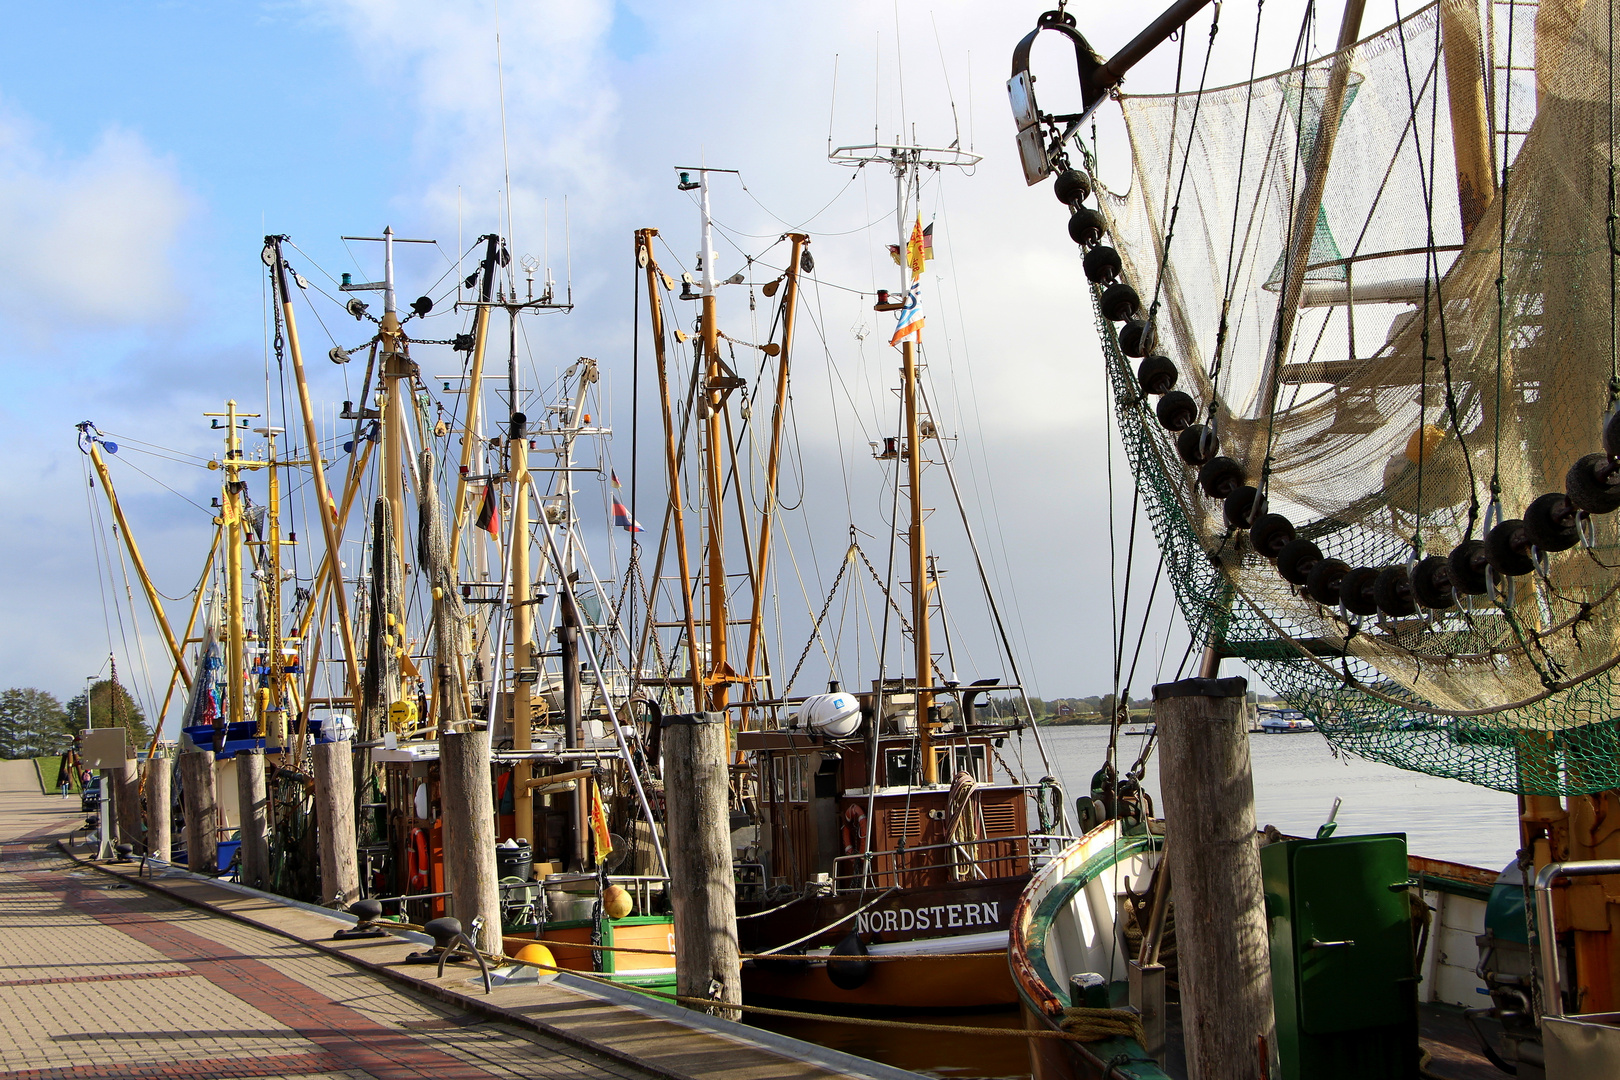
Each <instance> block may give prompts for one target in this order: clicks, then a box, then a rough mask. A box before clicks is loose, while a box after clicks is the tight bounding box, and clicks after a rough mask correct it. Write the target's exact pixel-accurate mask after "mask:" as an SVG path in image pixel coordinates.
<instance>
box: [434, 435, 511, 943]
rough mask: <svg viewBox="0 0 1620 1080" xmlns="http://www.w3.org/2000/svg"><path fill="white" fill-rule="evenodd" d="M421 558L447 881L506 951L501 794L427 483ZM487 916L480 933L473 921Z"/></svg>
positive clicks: (487, 936) (454, 900)
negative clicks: (477, 713) (470, 699)
mask: <svg viewBox="0 0 1620 1080" xmlns="http://www.w3.org/2000/svg"><path fill="white" fill-rule="evenodd" d="M421 474H422V475H423V476H432V475H433V453H432V451H430V450H424V451H422V456H421ZM420 505H421V511H422V513H421V528H420V531H419V533H418V536H417V557H418V558H419V559H421V561H422V570H423V572H424V573H425V574H427V576H428V580H429V581H430V582H431V583H432V586H433V590H432V591H433V672H434V680H433V686H434V703H435V704H434V713H435V715H436V716H437V718H438V723H439V809H440V813H441V815H442V819H443V821H444V880H445V888H446V889H447V890H448V891H449V892H450V913H451V914H452V915H454V916H455V917H456V918H457V919H459V920H460V921H461V926H462V928H463V929H464V930H465V931H466V932H467V934H468V935H469V936H472V937H473V941H474V942H475V943H476V944H477V946H478V947H479V948H480V949H482V950H483V951H484V952H490V953H498V952H500V951H501V894H500V890H499V889H498V888H497V887H496V884H495V883H496V876H497V869H496V865H495V796H494V792H493V789H492V788H491V776H490V771H489V762H490V758H489V736H488V735H487V734H486V733H484V732H482V731H468V730H465V729H466V726H467V725H466V712H465V710H464V709H463V707H462V700H463V699H462V689H461V678H460V665H461V657H462V655H463V654H464V652H465V651H466V645H467V641H466V638H467V633H466V618H465V613H464V609H463V607H462V604H461V595H460V593H459V592H458V591H457V589H456V575H455V567H454V564H453V563H452V561H451V559H450V551H449V544H448V543H447V541H446V536H445V533H446V530H445V526H444V519H443V518H442V517H441V516H440V513H439V499H438V493H437V492H435V491H434V490H433V486H432V485H431V484H424V485H422V498H421V503H420ZM477 919H482V920H483V922H482V923H481V929H480V930H479V932H478V934H477V935H476V936H474V935H473V934H472V927H473V922H474V921H475V920H477Z"/></svg>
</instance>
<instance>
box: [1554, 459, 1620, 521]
mask: <svg viewBox="0 0 1620 1080" xmlns="http://www.w3.org/2000/svg"><path fill="white" fill-rule="evenodd" d="M1564 490H1565V491H1566V492H1568V493H1569V501H1570V502H1572V503H1574V504H1575V505H1576V506H1578V507H1579V508H1580V509H1582V510H1585V511H1586V512H1587V513H1588V514H1612V513H1614V512H1615V511H1616V510H1620V467H1616V466H1615V464H1614V463H1613V462H1611V461H1610V460H1609V458H1608V455H1606V454H1587V455H1586V456H1585V457H1583V458H1581V459H1580V460H1579V461H1577V462H1576V463H1575V464H1573V465H1571V466H1570V467H1569V474H1568V475H1567V476H1565V477H1564Z"/></svg>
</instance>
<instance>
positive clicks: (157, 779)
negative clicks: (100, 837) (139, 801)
mask: <svg viewBox="0 0 1620 1080" xmlns="http://www.w3.org/2000/svg"><path fill="white" fill-rule="evenodd" d="M144 767H145V770H146V853H147V855H148V856H149V857H151V858H153V859H156V860H158V861H159V862H168V861H169V858H170V856H171V854H172V845H171V843H170V837H169V828H170V826H169V798H170V796H169V759H168V758H166V757H151V758H147V759H146V764H145V766H144Z"/></svg>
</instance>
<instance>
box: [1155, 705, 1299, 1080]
mask: <svg viewBox="0 0 1620 1080" xmlns="http://www.w3.org/2000/svg"><path fill="white" fill-rule="evenodd" d="M1247 692H1248V683H1247V681H1246V680H1244V679H1242V678H1232V679H1183V680H1181V681H1180V682H1173V683H1160V684H1159V685H1158V686H1155V687H1154V688H1153V719H1154V722H1155V723H1156V724H1157V725H1158V734H1159V745H1160V751H1159V753H1160V762H1161V766H1160V775H1161V777H1162V793H1163V798H1164V817H1165V833H1166V838H1167V848H1168V850H1167V853H1166V857H1167V858H1168V859H1169V866H1170V871H1171V873H1172V875H1173V877H1174V879H1175V883H1176V885H1175V888H1176V900H1175V903H1176V908H1177V910H1178V912H1180V913H1181V917H1180V918H1178V919H1177V920H1176V956H1177V959H1178V962H1179V964H1180V981H1181V994H1182V1002H1183V1004H1182V1016H1183V1018H1184V1019H1183V1024H1182V1027H1183V1037H1184V1039H1185V1042H1186V1050H1187V1067H1188V1073H1189V1075H1190V1076H1191V1077H1192V1080H1254V1078H1255V1077H1256V1076H1259V1075H1269V1072H1270V1058H1271V1055H1272V1052H1273V1048H1274V1047H1275V1045H1276V1022H1275V1017H1274V1015H1273V1012H1272V1004H1271V954H1270V949H1269V947H1268V945H1267V938H1266V906H1265V894H1264V889H1263V886H1262V884H1261V880H1260V848H1259V844H1258V842H1257V837H1256V835H1255V817H1254V777H1253V775H1252V773H1251V771H1250V766H1249V733H1248V730H1247V725H1246V724H1245V723H1244V722H1243V714H1244V695H1245V694H1246V693H1247ZM1262 1063H1264V1064H1262Z"/></svg>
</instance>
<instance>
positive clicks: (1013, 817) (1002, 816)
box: [984, 803, 1018, 836]
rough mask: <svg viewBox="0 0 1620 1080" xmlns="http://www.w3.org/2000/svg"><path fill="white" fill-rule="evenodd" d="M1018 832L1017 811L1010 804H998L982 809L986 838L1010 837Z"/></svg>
mask: <svg viewBox="0 0 1620 1080" xmlns="http://www.w3.org/2000/svg"><path fill="white" fill-rule="evenodd" d="M1017 831H1018V809H1017V807H1015V806H1013V804H1012V803H999V804H997V805H995V806H987V807H985V808H984V833H985V835H986V836H1011V835H1012V834H1013V833H1015V832H1017Z"/></svg>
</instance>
